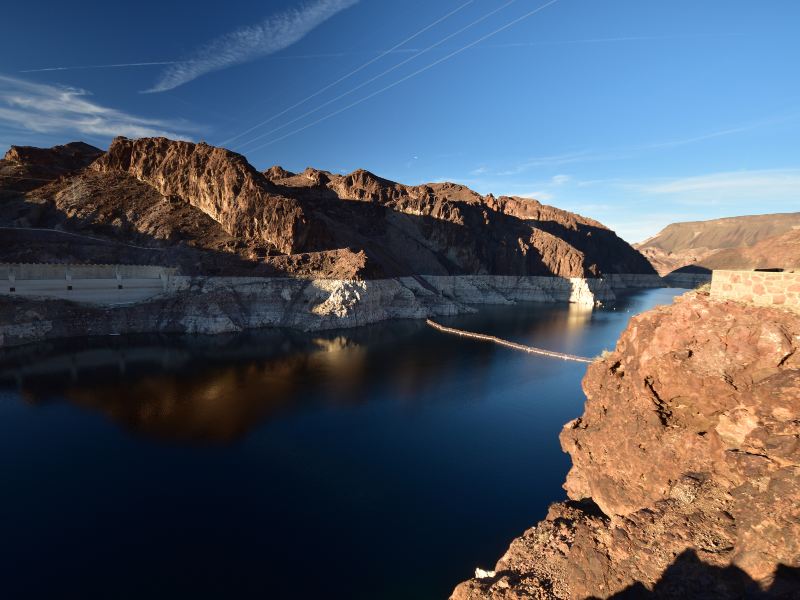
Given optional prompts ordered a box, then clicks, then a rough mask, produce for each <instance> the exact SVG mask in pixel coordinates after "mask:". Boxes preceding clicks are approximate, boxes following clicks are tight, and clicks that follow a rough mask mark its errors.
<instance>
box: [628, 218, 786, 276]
mask: <svg viewBox="0 0 800 600" xmlns="http://www.w3.org/2000/svg"><path fill="white" fill-rule="evenodd" d="M798 229H800V213H778V214H771V215H749V216H744V217H728V218H725V219H713V220H710V221H691V222H686V223H672V224H671V225H668V226H667V227H665V228H664V229H663V230H662V231H660V232H659V233H658V234H657V235H655V236H653V237H652V238H650V239H648V240H645V241H644V242H642V243H640V244H634V247H635V248H637V249H638V250H639V251H640V252H641V253H642V254H644V255H645V256H646V257H647V259H648V260H649V261H650V262H651V263H652V265H653V266H654V267H655V268H656V270H657V271H658V272H659V274H661V275H666V274H668V273H670V272H672V271H675V270H678V269H681V270H689V271H692V270H705V271H710V270H713V269H761V268H771V267H781V268H787V267H796V266H800V244H798V237H797V234H794V235H792V231H797V230H798ZM772 247H774V249H775V252H770V250H769V249H770V248H772ZM687 268H688V269H687Z"/></svg>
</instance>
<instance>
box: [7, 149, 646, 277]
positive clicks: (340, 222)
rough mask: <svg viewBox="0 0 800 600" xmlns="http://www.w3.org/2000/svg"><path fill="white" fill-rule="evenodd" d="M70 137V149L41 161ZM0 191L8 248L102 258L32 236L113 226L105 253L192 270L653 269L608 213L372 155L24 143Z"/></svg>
mask: <svg viewBox="0 0 800 600" xmlns="http://www.w3.org/2000/svg"><path fill="white" fill-rule="evenodd" d="M61 148H70V149H71V150H70V151H71V152H73V154H74V156H73V159H74V160H73V162H71V163H69V164H68V165H66V167H65V168H59V169H51V170H50V171H49V172H48V171H46V170H43V169H42V168H41V167H42V165H47V164H50V163H53V162H54V161H56V159H57V158H58V157H61V156H62V155H63V154H64V151H63V150H60V149H61ZM56 162H57V161H56ZM33 172H36V173H37V175H36V176H35V177H34V176H31V175H30V174H31V173H33ZM40 175H41V176H40ZM26 176H27V179H26ZM0 193H2V196H0V198H3V199H4V200H3V202H2V203H0V225H5V226H12V227H15V228H17V229H18V231H16V232H15V235H16V236H17V238H16V241H15V242H14V243H13V244H11V243H9V244H6V245H2V244H0V260H6V261H11V260H32V259H37V260H45V259H46V260H61V261H65V260H78V261H84V260H95V259H98V258H99V257H98V256H97V255H98V253H99V252H100V251H99V250H97V249H96V248H93V247H90V246H91V245H88V244H87V245H85V246H81V245H80V244H76V243H75V242H74V241H73V242H72V243H70V244H65V243H56V242H53V238H52V236H50V237H48V238H47V240H45V239H44V238H43V237H42V236H41V235H38V234H37V235H33V234H30V238H31V239H29V240H27V241H26V240H25V239H23V238H25V236H27V235H28V233H26V232H30V230H31V228H45V229H53V230H55V229H63V230H65V231H70V232H76V233H86V234H92V235H93V236H97V235H99V236H102V237H104V238H107V239H108V240H109V246H108V247H107V248H104V249H103V250H102V258H103V260H104V261H105V262H111V261H114V260H117V261H119V260H124V261H128V262H131V261H136V262H145V263H155V262H158V263H163V262H164V261H167V262H169V263H170V264H174V265H176V266H179V267H181V268H182V269H183V270H184V271H186V272H196V273H200V272H205V273H208V272H209V271H210V272H225V273H239V274H253V275H288V276H303V277H336V278H379V277H396V276H408V275H419V274H425V275H458V274H492V275H555V276H560V277H594V276H601V275H603V274H609V273H645V274H649V273H653V270H652V267H651V266H650V264H649V263H648V262H647V261H646V260H645V259H644V257H643V256H642V255H641V254H639V253H638V252H637V251H636V250H634V249H633V248H631V246H630V245H629V244H627V243H626V242H625V241H624V240H622V239H620V238H619V237H617V236H616V234H614V232H613V231H611V230H609V229H608V228H606V227H605V226H603V225H602V224H601V223H599V222H597V221H595V220H592V219H588V218H585V217H582V216H580V215H576V214H573V213H569V212H567V211H563V210H560V209H558V208H555V207H552V206H547V205H544V204H541V203H539V202H537V201H535V200H530V199H526V198H515V197H495V196H493V195H491V194H489V195H486V196H481V195H480V194H477V193H476V192H474V191H472V190H470V189H469V188H467V187H465V186H461V185H458V184H453V183H432V184H426V185H418V186H406V185H403V184H400V183H396V182H393V181H390V180H387V179H384V178H381V177H378V176H376V175H374V174H372V173H370V172H368V171H365V170H363V169H359V170H356V171H354V172H352V173H350V174H347V175H337V174H333V173H330V172H328V171H321V170H317V169H312V168H309V169H306V170H305V171H303V172H302V173H299V174H295V173H290V172H289V171H287V170H285V169H283V168H281V167H278V166H276V167H272V168H270V169H268V170H266V171H264V172H259V171H257V170H256V169H255V168H254V167H253V166H252V165H250V164H249V163H248V162H247V160H246V159H245V158H244V157H243V156H241V155H239V154H236V153H235V152H231V151H229V150H226V149H224V148H217V147H213V146H209V145H207V144H204V143H199V144H194V143H189V142H180V141H173V140H169V139H166V138H143V139H138V140H131V139H127V138H116V139H115V140H114V141H113V142H112V144H111V146H110V147H109V149H108V151H107V152H103V151H102V150H99V149H96V148H92V147H90V146H88V145H81V144H79V143H78V144H69V145H67V146H63V147H56V148H52V149H35V151H34V150H31V149H28V150H26V151H24V152H21V151H20V150H19V149H17V148H16V147H15V148H12V150H11V151H9V153H7V154H6V157H5V158H4V160H3V161H0ZM120 243H136V244H137V245H140V246H144V247H148V248H149V247H153V248H154V249H157V250H158V252H155V251H154V252H148V251H142V252H138V253H137V252H133V251H132V250H130V248H128V249H124V248H123V247H122V246H120V245H119V244H120ZM114 244H116V245H114Z"/></svg>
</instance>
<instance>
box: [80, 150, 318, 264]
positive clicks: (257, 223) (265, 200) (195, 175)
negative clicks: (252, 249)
mask: <svg viewBox="0 0 800 600" xmlns="http://www.w3.org/2000/svg"><path fill="white" fill-rule="evenodd" d="M92 168H93V169H95V170H97V171H100V172H115V171H123V172H126V173H129V174H131V175H133V176H134V177H136V178H137V179H139V180H140V181H143V182H145V183H147V184H149V185H151V186H153V187H154V188H155V189H156V190H158V192H159V193H161V194H163V195H164V196H179V197H181V198H183V199H185V200H186V201H187V202H189V203H190V204H191V205H192V206H195V207H196V208H199V209H200V210H201V211H203V212H204V213H206V214H207V215H209V216H210V217H211V218H212V219H214V220H215V221H217V222H218V223H220V224H221V225H222V227H223V228H224V229H225V231H227V232H228V233H229V234H230V235H233V236H237V237H242V238H245V239H260V240H263V241H266V242H269V243H271V244H274V246H275V247H276V248H278V249H279V250H280V251H281V252H283V253H285V254H293V253H295V252H299V251H301V250H303V249H304V248H305V247H306V241H307V239H308V238H309V236H313V235H316V236H317V237H321V236H323V235H324V231H323V227H322V226H321V224H317V223H311V222H309V220H308V218H307V216H306V214H305V212H304V210H303V208H302V206H300V204H299V203H298V202H297V201H296V200H293V199H290V198H285V197H283V196H281V195H279V194H275V193H270V191H269V190H268V189H267V187H268V184H267V181H266V180H265V178H264V177H263V176H262V175H261V174H260V173H258V172H257V171H256V170H255V169H254V168H253V167H252V166H250V164H249V163H248V162H247V161H246V160H245V159H244V158H243V157H242V156H241V155H239V154H236V153H234V152H231V151H229V150H225V149H224V148H215V147H213V146H208V145H206V144H191V143H188V142H176V141H172V140H168V139H166V138H143V139H140V140H128V139H125V138H117V139H115V140H114V142H113V143H112V144H111V147H110V148H109V149H108V153H106V155H105V156H103V158H102V159H100V160H99V161H97V162H96V163H95V164H94V165H93V166H92Z"/></svg>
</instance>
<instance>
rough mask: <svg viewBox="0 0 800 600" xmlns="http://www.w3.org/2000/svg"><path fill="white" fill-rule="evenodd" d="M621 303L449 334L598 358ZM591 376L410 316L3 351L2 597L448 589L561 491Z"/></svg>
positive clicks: (491, 559) (632, 299) (462, 321)
mask: <svg viewBox="0 0 800 600" xmlns="http://www.w3.org/2000/svg"><path fill="white" fill-rule="evenodd" d="M682 292H683V290H661V289H659V290H647V291H642V292H637V293H635V294H632V295H630V296H626V297H625V298H622V299H620V300H619V301H618V302H617V305H616V308H615V309H611V308H603V309H596V310H594V311H591V310H588V311H587V310H586V309H582V308H579V307H575V306H552V305H542V304H521V305H516V306H509V307H481V308H480V312H479V313H478V314H476V315H467V316H461V317H454V318H449V319H440V321H441V322H442V323H444V324H448V325H452V326H455V327H461V328H464V329H470V330H473V331H480V332H485V333H491V334H493V335H498V336H500V337H505V338H508V339H511V340H514V341H518V342H521V343H525V344H530V345H535V346H539V347H543V348H548V349H553V350H558V351H562V352H567V353H572V354H579V355H584V356H590V357H591V356H595V355H597V354H599V353H600V352H601V351H602V350H603V349H606V348H609V349H610V348H613V346H614V345H615V343H616V340H617V338H618V336H619V334H620V332H621V331H622V330H623V329H624V328H625V326H626V324H627V322H628V320H629V318H630V317H631V316H632V315H634V314H636V313H639V312H642V311H643V310H647V309H648V308H650V307H652V306H654V305H656V304H668V303H670V302H671V300H672V297H673V296H674V295H676V294H679V293H682ZM585 369H586V365H585V364H580V363H572V362H564V361H560V360H553V359H547V358H540V357H536V356H531V355H527V354H523V353H520V352H515V351H513V350H510V349H506V348H502V347H499V346H495V345H492V344H488V343H485V342H479V341H474V340H466V339H461V338H457V337H455V336H448V335H446V334H443V333H439V332H436V331H433V330H431V329H430V328H428V327H426V326H425V324H424V323H423V322H417V321H414V322H412V321H405V322H394V323H386V324H380V325H375V326H371V327H368V328H363V329H359V330H348V331H344V332H335V333H323V334H308V335H304V334H299V333H292V332H282V331H262V332H257V333H247V334H242V335H236V336H216V337H201V338H197V337H195V338H192V337H183V336H182V337H166V336H142V337H107V338H94V339H85V340H77V341H75V340H73V341H67V342H58V343H47V344H38V345H32V346H27V347H23V348H18V349H13V350H7V351H5V352H4V353H0V486H1V488H0V597H2V598H38V597H48V598H60V597H67V596H69V597H82V598H137V599H139V598H170V599H174V598H348V599H350V598H359V599H360V598H364V599H366V598H369V599H382V598H402V599H427V598H442V599H443V598H447V596H448V595H449V593H450V592H451V591H452V588H453V587H454V586H455V585H456V584H457V583H458V582H459V581H461V580H463V579H465V578H468V577H470V576H471V575H472V573H473V571H474V569H475V567H476V566H481V567H483V568H491V567H492V566H493V565H494V563H495V561H496V560H497V559H498V558H499V557H500V555H501V554H502V553H503V552H504V551H505V549H506V547H507V545H508V543H509V542H510V541H511V539H512V538H513V537H515V536H517V535H519V534H521V533H522V532H523V531H524V530H525V529H527V528H528V527H530V526H532V525H533V524H534V523H536V522H537V521H538V520H540V519H541V518H542V517H544V515H545V514H546V512H547V506H548V504H549V503H550V502H553V501H557V500H560V499H562V498H563V497H564V492H563V491H562V489H561V483H562V482H563V480H564V477H565V475H566V472H567V470H568V469H569V457H568V456H567V455H565V454H563V453H562V452H561V450H560V447H559V444H558V433H559V431H560V430H561V427H562V425H563V424H564V423H566V422H567V421H569V420H570V419H573V418H575V417H577V416H579V415H580V414H581V412H582V411H583V402H584V397H583V393H582V392H581V388H580V381H581V378H582V377H583V374H584V372H585Z"/></svg>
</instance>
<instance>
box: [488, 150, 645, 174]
mask: <svg viewBox="0 0 800 600" xmlns="http://www.w3.org/2000/svg"><path fill="white" fill-rule="evenodd" d="M629 157H630V154H629V153H624V152H616V151H612V152H594V151H592V150H580V151H576V152H566V153H563V154H553V155H550V156H537V157H535V158H530V159H528V160H526V161H524V162H521V163H519V164H516V165H514V166H512V167H509V168H506V169H505V170H502V171H499V172H498V173H497V175H500V176H504V177H505V176H508V175H519V174H521V173H525V172H526V171H529V170H531V169H536V168H541V167H560V166H562V165H570V164H575V163H584V162H593V161H603V160H617V159H623V158H629Z"/></svg>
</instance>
